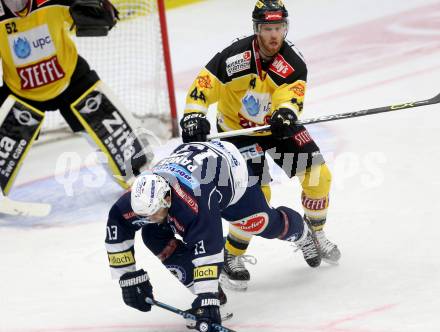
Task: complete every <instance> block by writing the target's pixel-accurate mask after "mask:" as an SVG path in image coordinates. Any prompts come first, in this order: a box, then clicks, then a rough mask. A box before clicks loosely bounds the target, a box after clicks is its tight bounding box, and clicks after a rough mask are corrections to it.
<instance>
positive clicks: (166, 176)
mask: <svg viewBox="0 0 440 332" xmlns="http://www.w3.org/2000/svg"><path fill="white" fill-rule="evenodd" d="M222 218H223V219H225V220H227V221H228V222H229V223H231V224H233V225H235V226H236V227H238V228H239V229H241V230H242V231H245V232H248V233H249V234H252V235H257V236H261V237H264V238H268V239H277V238H278V239H281V240H285V241H289V242H293V243H294V244H295V245H296V246H297V247H298V248H300V249H301V250H302V252H303V255H304V258H305V260H306V261H307V263H308V264H309V265H310V266H312V267H317V266H319V264H320V263H321V256H320V253H319V249H318V245H317V240H316V238H315V237H314V235H313V233H312V232H311V231H310V230H309V228H308V227H307V224H306V223H305V222H304V221H303V218H302V217H301V215H300V214H299V213H298V212H296V211H294V210H292V209H290V208H287V207H283V206H282V207H278V208H271V207H269V205H268V204H267V201H266V199H265V197H264V195H263V193H262V191H261V188H260V185H259V182H258V179H254V178H253V177H252V175H251V174H249V171H248V167H247V164H246V161H245V160H244V159H243V157H242V155H241V154H240V152H239V151H238V149H237V148H236V147H235V146H234V145H233V144H232V143H228V142H220V141H214V142H210V143H206V142H200V143H187V144H182V145H180V146H178V147H177V148H176V149H175V150H174V152H173V153H172V154H171V155H170V156H169V157H166V158H164V159H162V160H161V161H160V162H159V163H158V164H156V166H154V167H153V169H152V170H151V171H149V172H144V173H142V174H141V175H139V176H138V177H137V178H136V180H135V182H134V184H133V186H132V189H131V191H129V192H126V193H125V194H123V195H122V197H121V198H120V199H119V200H118V201H117V202H116V203H115V204H114V205H113V207H112V208H111V210H110V213H109V218H108V223H107V236H106V241H105V242H106V248H107V252H108V258H109V263H110V269H111V272H112V276H113V277H114V278H119V281H120V286H121V288H122V296H123V299H124V302H125V303H126V304H127V305H129V306H131V307H133V308H136V309H139V310H141V311H149V310H150V309H151V306H150V305H149V304H147V303H146V302H145V298H146V297H152V296H153V293H152V286H151V283H150V281H149V277H148V274H147V272H145V271H144V270H143V269H137V268H136V261H135V257H134V237H135V233H136V231H138V230H141V231H142V239H143V242H144V243H145V245H146V246H147V248H148V249H149V250H150V251H151V252H152V253H153V254H154V255H155V256H157V257H158V258H159V259H160V260H161V261H162V263H163V264H164V265H165V267H166V268H167V269H168V270H170V271H171V272H172V273H173V274H174V275H175V276H176V277H178V279H179V280H180V282H181V283H182V284H183V285H185V286H186V287H187V288H189V289H190V290H191V291H192V292H193V293H194V294H195V295H196V298H195V300H194V302H193V303H192V312H193V313H194V314H195V315H196V317H197V322H196V326H195V327H196V329H197V330H199V331H207V330H204V329H203V328H206V327H208V328H209V326H210V324H211V323H221V317H220V311H219V306H220V299H219V275H220V271H221V270H222V266H223V260H224V252H223V247H224V239H223V230H222ZM175 234H179V235H180V237H181V238H182V240H179V239H178V238H176V237H175ZM208 331H209V330H208Z"/></svg>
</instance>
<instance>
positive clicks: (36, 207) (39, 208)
mask: <svg viewBox="0 0 440 332" xmlns="http://www.w3.org/2000/svg"><path fill="white" fill-rule="evenodd" d="M51 208H52V206H51V205H50V204H45V203H29V202H20V201H15V200H12V199H10V198H8V197H0V214H8V215H11V216H25V217H45V216H47V215H48V214H49V213H50V210H51Z"/></svg>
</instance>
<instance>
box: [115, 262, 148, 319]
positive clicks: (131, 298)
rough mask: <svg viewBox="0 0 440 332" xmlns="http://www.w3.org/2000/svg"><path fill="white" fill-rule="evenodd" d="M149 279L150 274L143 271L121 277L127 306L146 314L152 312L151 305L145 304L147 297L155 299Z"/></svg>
mask: <svg viewBox="0 0 440 332" xmlns="http://www.w3.org/2000/svg"><path fill="white" fill-rule="evenodd" d="M149 279H150V278H149V277H148V273H147V272H145V271H144V270H142V269H141V270H137V271H135V272H127V273H124V274H123V275H122V276H121V278H120V279H119V285H120V286H121V288H122V299H123V300H124V303H125V304H126V305H128V306H129V307H132V308H135V309H138V310H140V311H144V312H146V311H150V310H151V305H150V304H148V303H147V302H145V298H147V297H149V298H151V299H153V287H152V286H151V283H150V280H149Z"/></svg>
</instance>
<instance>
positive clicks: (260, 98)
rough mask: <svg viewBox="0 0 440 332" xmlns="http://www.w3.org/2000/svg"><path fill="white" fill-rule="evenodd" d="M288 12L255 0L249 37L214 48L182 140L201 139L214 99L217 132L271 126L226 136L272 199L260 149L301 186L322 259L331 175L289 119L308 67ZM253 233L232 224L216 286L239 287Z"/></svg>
mask: <svg viewBox="0 0 440 332" xmlns="http://www.w3.org/2000/svg"><path fill="white" fill-rule="evenodd" d="M287 17H288V12H287V10H286V8H285V6H284V4H283V2H282V1H281V0H258V1H257V3H256V5H255V8H254V10H253V12H252V20H253V26H254V33H255V34H254V35H252V36H250V37H246V38H243V39H239V40H237V41H235V42H234V43H233V44H232V45H230V46H229V47H227V48H226V49H224V50H223V51H221V52H219V53H217V54H216V55H215V56H214V57H213V58H212V59H211V60H210V61H209V63H208V64H207V65H206V67H205V68H203V69H202V70H201V71H200V73H199V74H198V76H197V78H196V79H195V80H194V82H193V84H192V86H191V87H190V89H189V92H188V94H187V99H186V107H185V114H184V116H183V118H182V119H181V122H180V125H181V127H182V138H183V141H184V142H192V141H206V137H207V135H208V134H209V133H210V123H209V122H208V120H207V119H206V113H207V111H208V107H209V105H211V104H213V103H216V102H218V105H217V129H218V131H219V132H224V131H233V130H237V129H243V128H249V127H255V126H262V125H266V124H270V125H271V130H270V132H263V133H259V134H255V135H253V136H237V137H233V138H229V139H227V140H229V141H230V142H232V143H233V144H235V145H236V146H237V147H238V148H239V150H240V151H241V153H242V154H243V155H244V156H245V158H246V159H247V160H248V164H249V166H250V167H251V168H252V171H253V173H254V175H256V176H259V179H260V183H261V186H262V190H263V192H264V194H265V196H266V198H267V200H268V201H269V200H270V196H271V192H270V187H269V183H270V181H271V176H270V174H269V172H268V166H267V162H266V155H267V154H268V155H270V156H271V157H272V158H273V159H274V161H275V162H276V163H277V164H278V165H279V166H280V167H281V168H282V169H283V170H284V172H285V173H286V174H287V175H288V176H289V177H294V176H298V177H299V179H300V181H301V185H302V189H303V191H302V205H303V208H304V212H305V217H304V218H305V220H306V221H307V223H308V224H309V226H310V227H311V228H312V229H313V230H314V231H315V232H316V236H317V238H318V240H319V244H320V250H321V254H322V258H323V260H324V261H326V262H329V263H333V264H336V263H337V262H338V260H339V258H340V256H341V254H340V251H339V249H338V248H337V246H336V245H335V244H334V243H332V242H330V241H329V240H328V239H327V237H326V235H325V233H324V230H323V227H324V224H325V222H326V217H327V209H328V205H329V191H330V183H331V173H330V171H329V169H328V167H327V165H326V164H325V161H324V159H323V156H322V155H321V153H320V151H319V148H318V146H317V145H316V143H315V142H314V140H313V139H312V137H311V136H310V134H309V133H308V131H307V130H306V129H305V128H304V126H297V125H295V121H296V120H297V119H298V117H299V116H300V115H301V113H302V111H303V102H304V94H305V91H306V79H307V67H306V64H305V62H304V59H303V57H302V55H301V53H300V52H299V51H298V50H297V49H296V47H295V46H294V45H293V44H292V43H290V42H289V41H287V40H285V37H286V35H287V31H288V18H287ZM250 239H251V235H249V234H245V233H243V232H241V231H240V230H239V229H237V228H236V227H234V226H233V225H232V226H230V228H229V234H228V237H227V241H226V244H225V266H224V270H223V273H222V278H221V280H222V284H224V285H225V286H226V287H228V288H232V289H236V290H245V289H246V288H247V283H248V281H249V280H250V274H249V271H248V270H247V269H246V267H245V265H244V262H245V261H246V257H247V256H248V255H244V253H245V252H246V249H247V247H248V245H249V241H250Z"/></svg>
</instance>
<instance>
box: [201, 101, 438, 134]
mask: <svg viewBox="0 0 440 332" xmlns="http://www.w3.org/2000/svg"><path fill="white" fill-rule="evenodd" d="M438 103H440V94H438V95H437V96H435V97H432V98H430V99H425V100H419V101H414V102H409V103H405V104H398V105H389V106H382V107H377V108H369V109H366V110H361V111H356V112H347V113H339V114H333V115H324V116H320V117H317V118H311V119H305V120H298V121H296V122H295V123H296V124H297V125H307V124H312V123H319V122H329V121H336V120H342V119H349V118H357V117H360V116H365V115H372V114H378V113H385V112H391V111H397V110H403V109H407V108H414V107H419V106H427V105H433V104H438ZM268 130H270V125H265V126H259V127H253V128H246V129H238V130H233V131H226V132H223V133H218V134H212V135H209V136H208V140H212V139H218V138H226V137H233V136H240V135H252V134H254V133H259V132H264V131H268Z"/></svg>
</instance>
